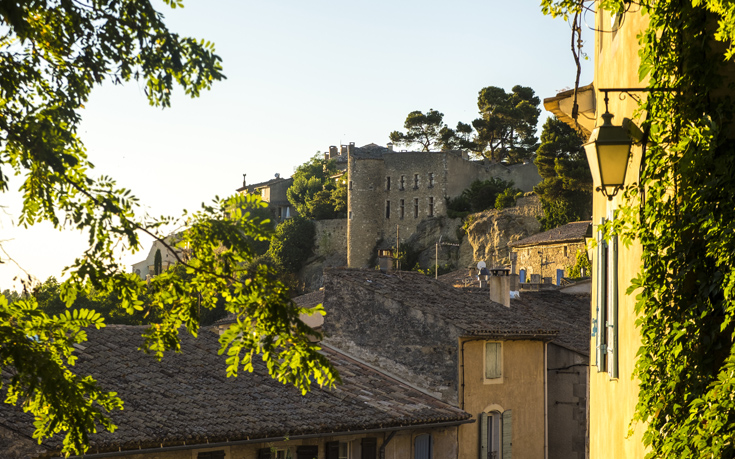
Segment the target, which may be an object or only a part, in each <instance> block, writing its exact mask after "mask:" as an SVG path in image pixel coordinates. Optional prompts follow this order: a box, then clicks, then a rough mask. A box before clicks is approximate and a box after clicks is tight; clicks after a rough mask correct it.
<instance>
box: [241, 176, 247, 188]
mask: <svg viewBox="0 0 735 459" xmlns="http://www.w3.org/2000/svg"><path fill="white" fill-rule="evenodd" d="M247 175H248V174H242V187H243V188H245V187H246V186H247V182H246V181H245V176H247Z"/></svg>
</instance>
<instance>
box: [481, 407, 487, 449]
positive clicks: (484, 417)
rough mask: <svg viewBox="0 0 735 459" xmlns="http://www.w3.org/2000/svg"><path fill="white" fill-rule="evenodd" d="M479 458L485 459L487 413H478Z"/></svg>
mask: <svg viewBox="0 0 735 459" xmlns="http://www.w3.org/2000/svg"><path fill="white" fill-rule="evenodd" d="M480 459H487V413H481V414H480Z"/></svg>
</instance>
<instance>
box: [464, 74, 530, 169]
mask: <svg viewBox="0 0 735 459" xmlns="http://www.w3.org/2000/svg"><path fill="white" fill-rule="evenodd" d="M540 102H541V101H540V100H539V98H538V97H537V96H536V94H535V93H534V91H533V89H531V88H528V87H524V86H519V85H517V86H514V87H513V89H512V90H511V92H509V93H506V92H505V90H503V89H502V88H498V87H496V86H488V87H486V88H483V89H482V90H481V91H480V94H479V96H478V98H477V107H478V108H479V110H480V116H481V117H480V118H478V119H476V120H475V121H473V122H472V125H473V127H474V128H475V130H476V131H477V136H476V139H475V142H476V143H477V144H478V145H479V146H480V147H481V148H482V154H483V156H485V157H486V158H487V159H489V160H491V161H504V162H508V163H511V164H513V163H518V162H522V161H524V160H526V159H529V158H530V157H531V156H532V155H533V153H534V150H535V149H536V142H537V140H538V139H537V138H536V137H535V136H536V124H537V123H538V116H539V114H540V113H541V110H540V109H539V108H538V106H539V104H540Z"/></svg>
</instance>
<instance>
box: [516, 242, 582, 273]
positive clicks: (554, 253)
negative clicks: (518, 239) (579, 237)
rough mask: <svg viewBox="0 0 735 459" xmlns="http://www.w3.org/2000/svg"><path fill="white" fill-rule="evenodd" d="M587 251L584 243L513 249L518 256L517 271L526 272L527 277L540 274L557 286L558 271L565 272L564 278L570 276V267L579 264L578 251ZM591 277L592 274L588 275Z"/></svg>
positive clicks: (563, 243) (562, 243)
mask: <svg viewBox="0 0 735 459" xmlns="http://www.w3.org/2000/svg"><path fill="white" fill-rule="evenodd" d="M579 250H586V248H585V243H584V241H579V242H560V243H557V244H543V245H541V244H540V245H535V246H530V247H518V248H513V252H515V253H517V254H518V258H517V265H516V266H517V269H518V272H520V270H521V269H525V270H526V276H527V277H528V276H530V275H531V274H540V275H541V277H542V278H551V282H552V283H554V284H557V282H558V280H559V279H558V277H557V270H558V269H561V270H563V271H564V272H563V273H562V277H565V276H568V275H569V267H571V266H574V265H575V264H576V263H577V251H579ZM586 275H588V276H589V275H591V273H586Z"/></svg>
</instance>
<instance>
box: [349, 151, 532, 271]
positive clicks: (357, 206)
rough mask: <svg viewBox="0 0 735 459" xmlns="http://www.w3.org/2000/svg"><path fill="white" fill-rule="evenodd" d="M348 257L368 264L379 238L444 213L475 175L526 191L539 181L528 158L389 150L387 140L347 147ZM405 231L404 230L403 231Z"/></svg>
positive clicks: (357, 265)
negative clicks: (497, 160)
mask: <svg viewBox="0 0 735 459" xmlns="http://www.w3.org/2000/svg"><path fill="white" fill-rule="evenodd" d="M347 172H348V180H349V183H348V187H347V189H348V190H347V218H348V222H347V241H348V244H347V263H348V266H349V267H353V268H362V267H367V266H368V265H369V264H370V262H371V260H372V259H373V258H374V253H375V247H376V245H377V244H378V243H379V242H381V241H387V242H389V243H391V242H392V243H393V244H395V240H396V238H397V237H398V236H396V234H397V233H399V234H400V235H401V236H400V237H408V236H410V235H411V234H413V233H414V232H416V229H417V226H418V224H419V223H420V222H421V221H423V220H425V219H427V218H440V217H444V216H446V215H447V209H446V201H447V199H448V198H453V197H457V196H459V195H460V194H461V193H462V191H464V190H465V189H466V188H467V187H469V185H470V184H471V183H472V182H474V181H475V180H488V179H490V178H493V177H497V178H501V179H503V180H506V181H513V183H514V184H515V186H516V187H518V188H520V189H521V190H522V191H531V190H532V189H533V187H534V185H536V184H537V183H539V182H540V181H541V176H540V175H539V174H538V170H537V169H536V166H535V165H534V164H533V163H526V164H517V165H513V166H505V165H503V164H484V162H482V161H471V160H469V158H468V157H467V153H464V152H458V151H437V152H407V151H401V152H398V151H394V150H393V147H392V145H389V146H388V147H382V146H379V145H376V144H368V145H365V146H363V147H355V146H354V144H350V145H349V146H348V148H347ZM404 235H405V236H404Z"/></svg>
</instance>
